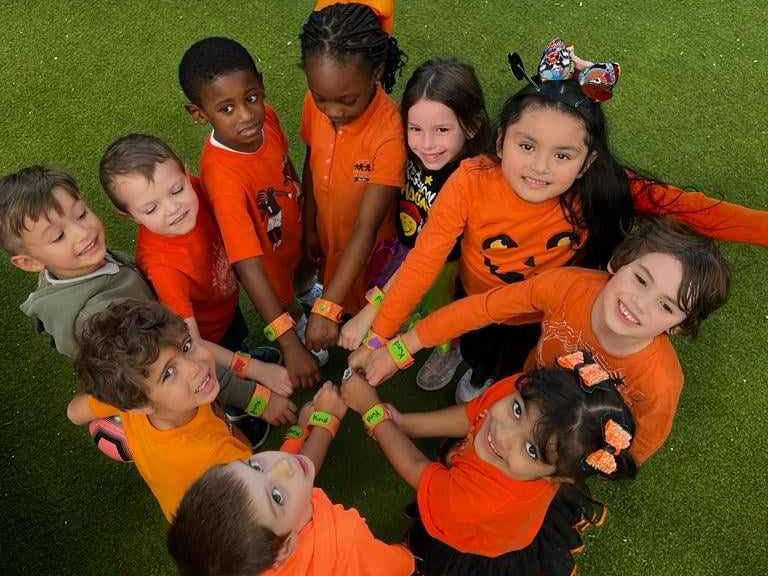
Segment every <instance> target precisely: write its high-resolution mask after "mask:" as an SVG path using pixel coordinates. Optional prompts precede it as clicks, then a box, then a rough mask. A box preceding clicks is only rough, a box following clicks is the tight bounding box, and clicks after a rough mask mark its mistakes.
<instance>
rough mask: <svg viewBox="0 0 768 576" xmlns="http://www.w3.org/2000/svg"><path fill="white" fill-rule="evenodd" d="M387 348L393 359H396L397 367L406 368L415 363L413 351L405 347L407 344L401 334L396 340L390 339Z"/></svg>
mask: <svg viewBox="0 0 768 576" xmlns="http://www.w3.org/2000/svg"><path fill="white" fill-rule="evenodd" d="M387 350H389V355H390V356H392V360H394V361H395V364H397V367H398V368H399V369H400V370H405V369H406V368H408V367H409V366H410V365H411V364H413V356H411V353H410V352H409V351H408V348H406V347H405V344H404V343H403V341H402V339H401V338H400V337H399V336H398V337H397V338H395V339H394V340H390V341H389V344H387Z"/></svg>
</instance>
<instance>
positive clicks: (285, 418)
mask: <svg viewBox="0 0 768 576" xmlns="http://www.w3.org/2000/svg"><path fill="white" fill-rule="evenodd" d="M261 417H262V418H263V419H264V420H266V421H267V422H269V423H270V424H272V425H274V426H283V425H285V424H293V423H295V422H296V404H294V403H293V402H291V401H290V400H288V398H286V397H284V396H280V394H275V393H272V394H271V395H270V396H269V403H268V404H267V407H266V409H265V410H264V414H262V415H261Z"/></svg>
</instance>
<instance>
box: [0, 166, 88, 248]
mask: <svg viewBox="0 0 768 576" xmlns="http://www.w3.org/2000/svg"><path fill="white" fill-rule="evenodd" d="M55 188H61V189H62V190H65V191H66V192H68V193H69V194H70V195H71V196H72V198H74V199H75V200H79V199H80V190H79V189H78V186H77V182H76V181H75V179H74V178H73V177H72V176H70V175H69V174H67V173H66V172H61V171H59V170H53V169H51V168H47V167H45V166H29V167H27V168H23V169H22V170H19V171H18V172H14V173H13V174H8V175H7V176H5V177H4V178H2V179H0V243H1V244H2V247H3V250H5V251H6V252H8V254H10V255H11V256H14V255H16V254H19V253H20V252H21V251H22V250H23V249H24V242H23V241H22V239H21V234H22V231H24V230H27V227H26V225H25V221H26V220H27V219H29V220H31V221H32V222H37V221H38V220H40V218H43V217H46V215H47V214H48V213H49V212H50V211H51V210H55V211H56V212H57V213H58V214H62V209H61V206H60V205H59V202H58V201H57V200H56V197H55V196H54V195H53V191H54V189H55Z"/></svg>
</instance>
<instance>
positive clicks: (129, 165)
mask: <svg viewBox="0 0 768 576" xmlns="http://www.w3.org/2000/svg"><path fill="white" fill-rule="evenodd" d="M168 160H173V161H174V162H176V164H177V165H178V167H179V168H180V169H181V170H184V163H183V162H182V161H181V159H180V158H179V157H178V156H177V155H176V152H174V151H173V149H172V148H171V147H170V146H168V144H166V143H165V142H164V141H163V140H161V139H160V138H157V137H155V136H150V135H148V134H128V135H127V136H123V137H122V138H118V139H117V140H115V141H114V142H112V144H110V145H109V147H108V148H107V150H106V151H105V152H104V155H103V156H102V157H101V162H100V163H99V180H100V181H101V187H102V188H104V192H106V193H107V197H108V198H109V199H110V200H111V201H112V204H113V205H114V206H115V208H117V209H118V210H125V206H124V205H123V203H122V202H121V201H120V199H119V198H118V197H117V195H116V194H115V178H117V177H118V176H125V175H128V174H141V175H142V176H144V178H146V179H147V180H148V181H149V182H152V181H153V177H154V174H155V168H156V167H157V165H158V164H162V163H163V162H167V161H168Z"/></svg>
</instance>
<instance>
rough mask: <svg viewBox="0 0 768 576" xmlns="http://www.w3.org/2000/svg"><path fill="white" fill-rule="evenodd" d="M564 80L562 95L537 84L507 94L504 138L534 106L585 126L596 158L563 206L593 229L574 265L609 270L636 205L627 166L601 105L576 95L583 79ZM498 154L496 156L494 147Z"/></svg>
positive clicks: (501, 127) (502, 117)
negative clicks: (612, 143) (616, 152)
mask: <svg viewBox="0 0 768 576" xmlns="http://www.w3.org/2000/svg"><path fill="white" fill-rule="evenodd" d="M560 84H561V89H560V91H559V93H558V92H555V91H543V92H536V90H535V89H533V87H531V86H526V87H525V88H523V89H522V90H520V91H518V92H516V93H515V94H513V95H512V96H511V97H510V98H508V99H507V101H506V102H505V103H504V107H503V108H502V111H501V114H500V117H499V126H498V133H499V138H500V139H501V141H502V142H503V141H504V135H505V134H506V131H507V128H508V127H509V126H510V125H512V124H515V123H516V122H517V121H518V120H519V119H520V117H521V116H522V114H523V113H524V112H525V111H526V110H528V109H529V108H546V109H549V110H557V111H559V112H562V113H563V114H568V115H570V116H573V117H575V118H577V119H578V120H580V121H581V122H582V123H583V124H584V130H585V132H586V134H587V147H588V153H587V158H588V159H589V158H590V157H592V156H593V157H594V160H593V161H592V163H591V165H590V166H589V167H588V168H587V170H586V171H585V172H584V174H583V175H582V176H581V178H579V179H577V180H576V181H575V182H574V183H573V186H572V187H571V189H570V190H568V191H567V192H566V193H565V194H563V195H562V196H560V205H561V206H562V208H563V212H564V213H565V215H566V218H567V219H568V221H569V222H570V223H571V225H572V226H574V227H575V228H581V229H582V230H586V231H587V233H588V238H587V241H586V242H585V243H584V244H583V245H582V246H581V248H580V249H579V250H578V252H577V253H576V257H575V258H574V261H573V262H572V263H573V264H578V265H580V266H587V267H590V268H605V267H606V266H607V264H608V260H609V259H610V257H611V253H612V252H613V249H614V248H615V247H616V246H618V244H619V243H620V242H621V241H622V239H623V238H624V236H625V234H626V232H627V231H629V230H630V229H631V227H632V221H633V217H634V214H635V209H634V206H633V202H632V195H631V193H630V188H629V178H628V176H627V172H626V169H625V167H624V166H623V165H622V164H621V163H619V162H618V160H616V158H614V156H613V154H612V153H611V150H610V148H609V146H608V130H607V126H606V121H605V116H604V115H603V110H602V108H601V107H600V104H599V103H598V102H594V101H592V100H590V99H589V98H583V97H582V98H577V96H578V95H580V93H581V86H580V85H579V84H578V82H576V81H574V80H568V81H564V82H561V83H560ZM575 91H578V93H579V94H575ZM578 100H580V101H581V102H580V104H579V106H578V107H573V106H572V105H570V104H567V103H566V102H569V101H570V102H573V101H578ZM493 152H494V153H493V155H495V150H494V151H493ZM497 159H498V157H497Z"/></svg>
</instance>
